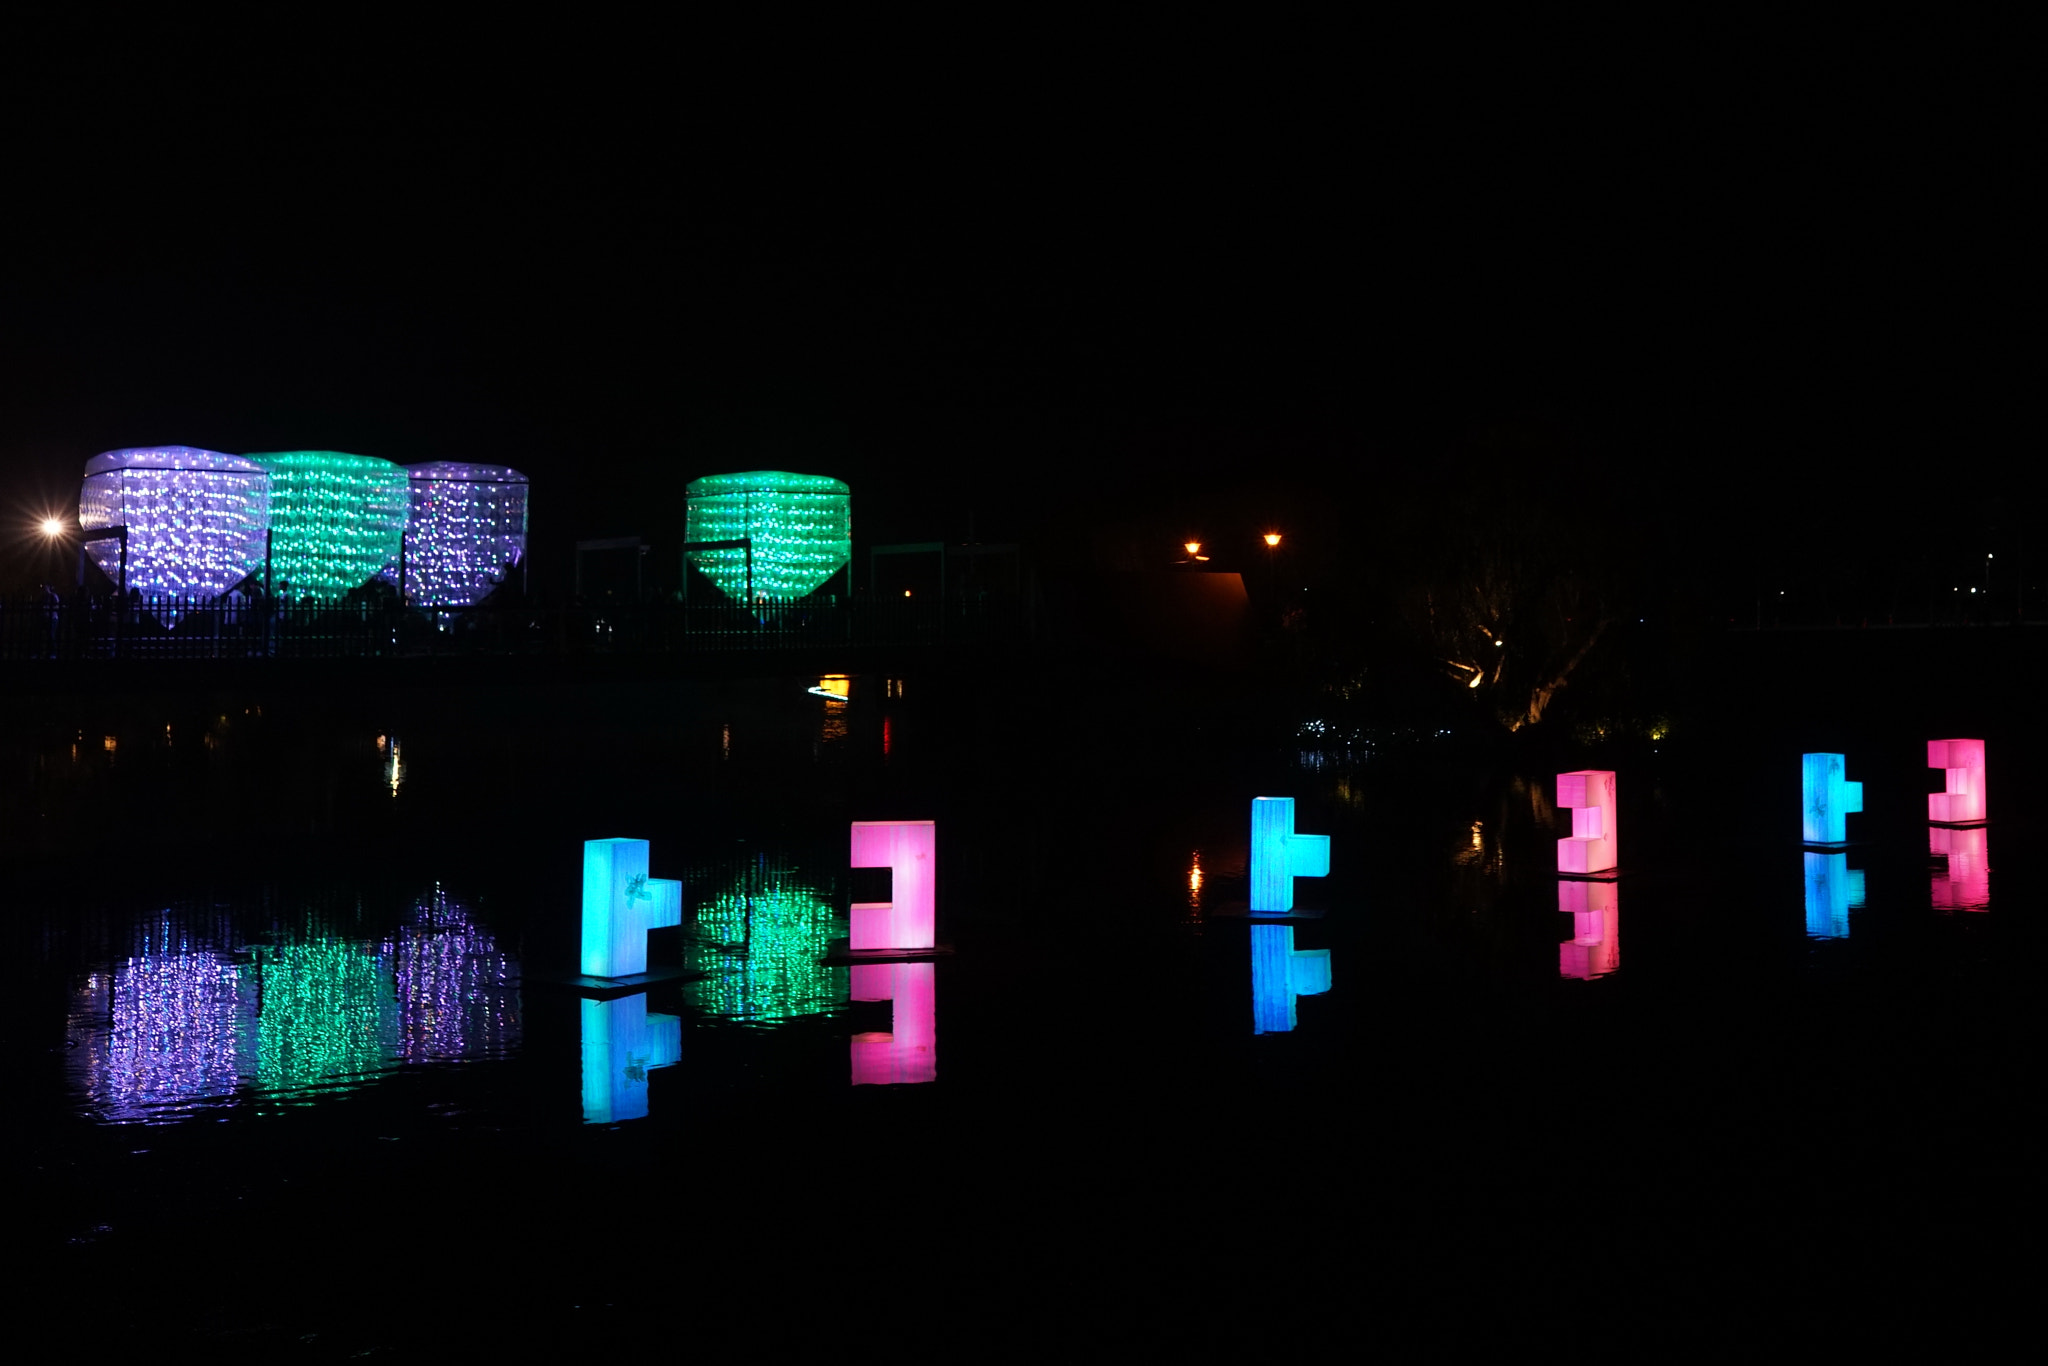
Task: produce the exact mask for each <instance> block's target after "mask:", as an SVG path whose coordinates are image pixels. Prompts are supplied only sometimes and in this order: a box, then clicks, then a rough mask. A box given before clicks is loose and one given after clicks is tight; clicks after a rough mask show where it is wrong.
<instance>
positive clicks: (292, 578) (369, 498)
mask: <svg viewBox="0 0 2048 1366" xmlns="http://www.w3.org/2000/svg"><path fill="white" fill-rule="evenodd" d="M249 459H251V460H253V461H255V462H256V463H257V464H258V465H261V466H262V467H263V468H264V469H266V470H268V471H270V579H271V591H272V592H274V593H276V594H277V596H279V597H281V598H289V599H307V598H315V599H318V598H339V597H341V596H343V595H344V594H346V593H348V592H349V591H350V590H351V589H356V588H360V587H362V586H363V585H364V584H366V583H368V582H369V581H370V580H371V579H374V578H376V577H377V574H378V572H379V571H380V570H382V569H383V568H384V566H385V565H387V564H393V563H395V562H396V561H397V559H398V550H399V542H400V541H401V539H403V537H404V535H405V518H406V513H407V511H408V508H409V506H410V492H409V487H408V483H407V479H406V473H405V470H404V468H403V467H402V466H399V465H394V464H393V463H392V462H390V461H389V460H379V459H377V458H376V457H375V456H369V455H345V454H343V453H342V452H340V451H270V452H266V453H264V454H260V455H251V456H250V457H249Z"/></svg>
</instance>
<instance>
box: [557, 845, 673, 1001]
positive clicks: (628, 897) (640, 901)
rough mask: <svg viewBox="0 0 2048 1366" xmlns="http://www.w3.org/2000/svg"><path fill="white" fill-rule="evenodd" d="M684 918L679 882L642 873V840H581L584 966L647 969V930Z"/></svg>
mask: <svg viewBox="0 0 2048 1366" xmlns="http://www.w3.org/2000/svg"><path fill="white" fill-rule="evenodd" d="M682 923H683V884H682V883H680V882H678V881H676V880H675V879H673V878H665V877H649V876H647V841H646V840H633V839H608V840H585V841H583V956H582V963H583V971H584V972H585V973H586V974H587V975H589V976H591V977H631V976H633V975H634V974H636V973H642V972H645V971H647V932H648V931H649V930H658V929H660V928H662V927H663V926H665V925H680V924H682Z"/></svg>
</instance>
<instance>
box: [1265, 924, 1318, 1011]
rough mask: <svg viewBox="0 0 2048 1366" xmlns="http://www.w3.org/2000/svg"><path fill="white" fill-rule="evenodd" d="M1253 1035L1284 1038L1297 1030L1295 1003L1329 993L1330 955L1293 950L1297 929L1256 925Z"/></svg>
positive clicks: (1288, 926) (1311, 950)
mask: <svg viewBox="0 0 2048 1366" xmlns="http://www.w3.org/2000/svg"><path fill="white" fill-rule="evenodd" d="M1251 931H1252V1033H1254V1034H1285V1033H1287V1032H1288V1031H1289V1030H1291V1029H1293V1028H1294V999H1295V997H1297V996H1320V995H1322V994H1323V993H1324V992H1326V991H1328V990H1329V989H1330V951H1329V950H1328V949H1297V948H1295V947H1294V926H1292V925H1254V926H1252V927H1251Z"/></svg>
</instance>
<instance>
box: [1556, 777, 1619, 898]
mask: <svg viewBox="0 0 2048 1366" xmlns="http://www.w3.org/2000/svg"><path fill="white" fill-rule="evenodd" d="M1557 804H1558V805H1559V806H1568V807H1570V808H1571V809H1572V833H1571V837H1570V838H1569V839H1561V840H1559V841H1558V842H1557V871H1558V872H1560V873H1604V872H1607V871H1609V870H1610V869H1612V868H1613V867H1614V865H1615V861H1616V860H1617V859H1618V858H1619V857H1620V852H1619V851H1620V847H1621V840H1620V837H1619V836H1618V835H1617V834H1616V833H1615V803H1614V772H1613V770H1611V769H1604V768H1582V769H1577V770H1574V771H1573V772H1571V773H1560V774H1558V775H1557Z"/></svg>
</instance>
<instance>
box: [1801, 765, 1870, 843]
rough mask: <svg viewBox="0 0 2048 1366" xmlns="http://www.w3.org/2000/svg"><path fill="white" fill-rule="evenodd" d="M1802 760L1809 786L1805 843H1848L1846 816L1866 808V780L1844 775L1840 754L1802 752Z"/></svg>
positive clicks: (1807, 789) (1804, 774)
mask: <svg viewBox="0 0 2048 1366" xmlns="http://www.w3.org/2000/svg"><path fill="white" fill-rule="evenodd" d="M1800 763H1801V770H1802V774H1803V780H1804V785H1805V789H1806V834H1805V837H1804V838H1805V841H1806V843H1808V844H1842V843H1845V842H1846V841H1847V840H1848V838H1849V833H1848V831H1849V822H1848V820H1847V817H1849V816H1850V815H1852V814H1855V813H1859V812H1861V811H1862V810H1863V784H1862V783H1852V782H1849V781H1847V780H1846V779H1844V778H1843V777H1842V771H1843V769H1844V767H1845V763H1844V760H1843V758H1842V756H1841V755H1839V754H1806V755H1801V756H1800Z"/></svg>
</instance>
